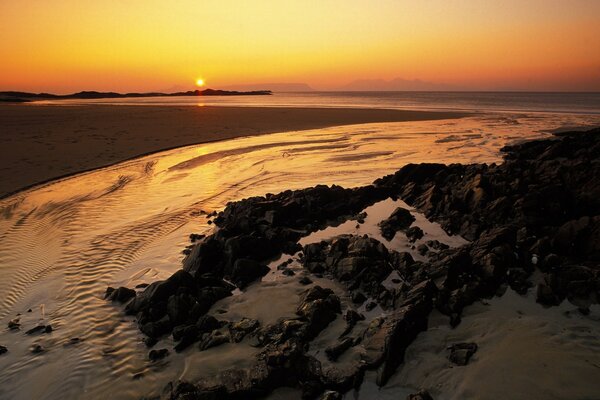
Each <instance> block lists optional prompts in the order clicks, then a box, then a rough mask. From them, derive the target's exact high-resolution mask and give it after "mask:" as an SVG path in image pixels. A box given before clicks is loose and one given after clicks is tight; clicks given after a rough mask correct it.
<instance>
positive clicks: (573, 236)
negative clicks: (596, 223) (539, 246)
mask: <svg viewBox="0 0 600 400" xmlns="http://www.w3.org/2000/svg"><path fill="white" fill-rule="evenodd" d="M589 225H590V218H589V217H587V216H584V217H581V218H579V219H574V220H571V221H568V222H566V223H564V224H563V225H562V226H561V227H560V228H558V230H557V231H556V234H555V235H554V238H553V239H552V244H553V247H554V248H555V249H557V250H558V251H559V254H573V253H574V252H576V251H578V250H580V246H579V243H580V242H581V240H582V236H583V235H584V234H585V231H586V230H587V229H588V226H589Z"/></svg>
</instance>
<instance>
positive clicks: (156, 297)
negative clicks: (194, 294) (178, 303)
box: [125, 270, 196, 314]
mask: <svg viewBox="0 0 600 400" xmlns="http://www.w3.org/2000/svg"><path fill="white" fill-rule="evenodd" d="M180 287H184V288H188V289H190V290H192V291H195V290H196V283H195V282H194V279H193V277H192V276H191V275H190V274H189V273H188V272H186V271H184V270H179V271H177V272H175V273H174V274H173V275H172V276H171V277H170V278H169V279H167V280H165V281H158V282H154V283H152V284H151V285H149V286H148V287H147V288H146V289H144V291H143V292H141V293H139V294H138V295H137V296H136V297H134V299H133V300H132V301H130V302H129V303H127V306H126V307H125V311H126V312H127V313H128V314H136V313H138V312H140V311H141V310H143V309H147V308H149V307H151V306H152V305H153V304H156V303H160V302H165V303H166V302H167V300H168V299H169V297H170V296H172V295H174V294H175V293H176V292H177V290H178V289H179V288H180Z"/></svg>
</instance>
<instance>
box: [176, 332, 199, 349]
mask: <svg viewBox="0 0 600 400" xmlns="http://www.w3.org/2000/svg"><path fill="white" fill-rule="evenodd" d="M199 335H200V330H199V329H198V327H197V326H196V325H179V326H176V327H175V328H173V340H175V341H178V343H177V344H176V345H175V346H174V349H175V351H176V352H178V353H179V352H181V351H183V350H185V349H186V348H188V347H189V346H191V345H192V344H193V343H195V342H196V341H198V339H199Z"/></svg>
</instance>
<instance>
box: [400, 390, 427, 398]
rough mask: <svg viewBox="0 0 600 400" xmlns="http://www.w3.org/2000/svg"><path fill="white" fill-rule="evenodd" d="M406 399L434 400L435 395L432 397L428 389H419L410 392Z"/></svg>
mask: <svg viewBox="0 0 600 400" xmlns="http://www.w3.org/2000/svg"><path fill="white" fill-rule="evenodd" d="M406 400H433V397H431V395H430V394H429V392H428V391H427V390H419V392H418V393H414V394H409V395H408V396H407V397H406Z"/></svg>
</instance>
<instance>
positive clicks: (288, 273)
mask: <svg viewBox="0 0 600 400" xmlns="http://www.w3.org/2000/svg"><path fill="white" fill-rule="evenodd" d="M281 273H282V274H283V275H285V276H294V275H296V273H295V272H294V271H292V270H291V269H287V268H286V269H284V270H283V271H281Z"/></svg>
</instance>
